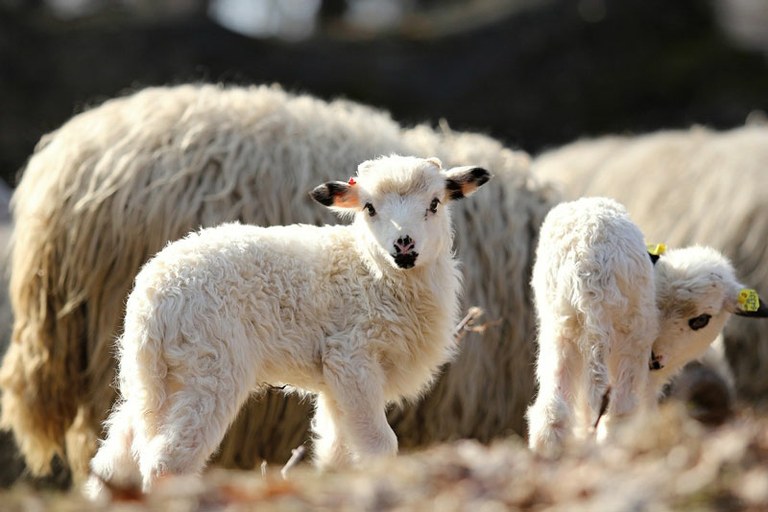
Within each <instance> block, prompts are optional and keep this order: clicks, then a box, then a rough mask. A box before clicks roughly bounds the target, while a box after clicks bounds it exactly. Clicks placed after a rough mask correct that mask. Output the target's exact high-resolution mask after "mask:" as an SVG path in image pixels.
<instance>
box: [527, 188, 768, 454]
mask: <svg viewBox="0 0 768 512" xmlns="http://www.w3.org/2000/svg"><path fill="white" fill-rule="evenodd" d="M532 286H533V291H534V298H535V305H536V312H537V316H538V321H539V355H538V363H537V367H536V376H537V381H538V384H539V392H538V395H537V397H536V401H535V402H534V404H533V405H532V406H531V407H530V409H529V411H528V422H529V444H530V446H531V448H532V449H533V450H535V451H537V452H541V453H544V454H547V455H554V454H557V453H558V452H559V451H560V450H562V448H563V445H564V443H565V440H566V438H567V437H568V436H569V435H570V434H571V433H573V432H575V433H577V434H578V435H582V436H583V435H584V434H585V432H587V430H588V428H589V426H590V425H592V424H593V423H595V422H596V421H597V419H598V418H599V414H600V412H601V409H602V407H603V400H604V399H605V398H606V397H608V398H609V403H608V407H607V410H606V416H605V417H604V418H602V419H601V421H600V427H601V431H600V432H598V435H599V438H605V437H606V436H608V435H609V433H610V431H611V430H612V428H613V423H614V422H615V421H616V420H617V419H621V418H624V417H627V416H629V415H630V414H633V413H635V412H636V411H637V410H638V409H653V408H654V407H655V404H656V401H657V398H658V397H659V394H660V393H661V389H662V387H663V386H664V384H666V383H667V382H668V381H669V379H670V378H671V376H673V375H674V374H676V373H677V372H678V371H679V370H680V369H682V368H683V366H684V365H685V364H686V363H688V362H690V361H692V360H694V359H697V358H698V357H700V356H701V355H702V354H703V353H704V352H705V351H706V349H707V347H708V346H709V345H710V343H712V341H714V339H715V338H716V337H717V335H718V334H719V333H720V331H721V330H722V328H723V326H724V325H725V322H726V320H727V319H728V318H729V317H730V315H731V314H732V313H736V314H738V315H744V316H752V317H761V316H768V308H766V307H765V305H763V304H760V303H759V298H758V297H757V295H756V292H754V291H752V290H746V289H745V288H744V286H743V285H742V284H741V283H739V281H737V279H736V278H735V275H734V270H733V267H732V265H731V264H730V262H729V261H728V260H727V259H726V258H724V257H723V256H722V255H721V254H720V253H719V252H717V251H715V250H714V249H711V248H707V247H698V246H695V247H688V248H684V249H677V250H672V251H669V252H668V253H665V254H664V255H663V256H662V257H660V258H658V260H656V262H655V263H652V259H651V258H649V254H648V252H647V250H646V246H645V243H644V239H643V234H642V233H641V231H640V229H639V228H638V227H637V226H636V225H635V224H634V223H633V222H632V221H631V219H630V218H629V215H628V214H627V212H626V210H625V209H624V207H623V206H622V205H620V204H619V203H617V202H616V201H614V200H611V199H607V198H583V199H579V200H576V201H573V202H568V203H562V204H560V205H558V206H556V207H555V208H553V209H552V211H550V213H549V214H548V215H547V217H546V218H545V220H544V223H543V225H542V227H541V233H540V239H539V245H538V248H537V251H536V263H535V265H534V268H533V278H532ZM749 294H752V298H753V299H755V302H754V304H752V303H747V302H745V301H744V299H745V298H750V295H749ZM753 306H754V307H753ZM651 370H653V371H651ZM609 390H610V392H609ZM576 404H578V406H579V409H578V414H576V416H577V418H578V421H576V422H574V415H575V414H574V410H575V405H576Z"/></svg>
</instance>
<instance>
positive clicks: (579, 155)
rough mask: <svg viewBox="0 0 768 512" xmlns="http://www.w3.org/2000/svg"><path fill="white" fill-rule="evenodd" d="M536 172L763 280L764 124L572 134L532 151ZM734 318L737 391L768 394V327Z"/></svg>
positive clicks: (767, 239) (767, 187)
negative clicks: (608, 201) (609, 201)
mask: <svg viewBox="0 0 768 512" xmlns="http://www.w3.org/2000/svg"><path fill="white" fill-rule="evenodd" d="M532 172H533V174H534V175H535V176H537V177H539V178H541V179H543V180H546V181H549V182H552V183H556V184H558V186H559V187H560V189H561V191H562V193H563V194H564V195H565V197H566V198H567V199H575V198H577V197H581V196H609V197H612V198H614V199H616V200H618V201H619V202H620V203H622V204H624V205H625V206H626V208H627V210H628V211H629V212H630V214H631V215H632V219H633V220H634V221H635V222H636V223H637V224H638V226H640V228H641V229H642V231H643V233H645V235H646V237H647V239H648V240H653V241H660V242H661V241H663V242H666V243H668V244H669V245H670V246H677V247H684V246H688V245H693V244H703V245H707V246H711V247H714V248H716V249H718V250H719V251H720V252H722V253H723V254H725V255H726V256H727V257H728V258H729V259H730V260H731V261H732V262H733V265H734V266H735V268H736V270H737V272H738V274H739V276H741V277H742V278H743V279H744V280H745V281H746V282H748V283H750V284H752V285H753V286H755V287H756V288H758V289H763V290H765V289H768V266H766V265H764V264H762V262H765V261H766V260H768V126H766V125H764V124H763V125H759V124H754V125H747V126H743V127H739V128H735V129H732V130H727V131H714V130H710V129H706V128H701V127H696V128H692V129H690V130H670V131H659V132H655V133H650V134H646V135H642V136H605V137H600V138H596V139H593V140H582V141H578V142H574V143H572V144H569V145H567V146H564V147H562V148H559V149H554V150H552V151H549V152H547V153H544V154H542V155H540V156H538V157H537V158H535V159H534V160H533V165H532ZM759 324H760V323H759V322H749V321H746V320H744V319H740V318H736V319H733V321H731V322H728V325H727V326H726V329H725V331H724V335H725V352H726V355H727V358H728V361H729V362H730V366H731V368H732V369H733V373H734V376H735V382H736V389H737V392H738V395H739V396H740V397H741V398H746V399H750V400H755V401H760V400H764V399H765V397H766V396H768V334H766V330H765V328H764V326H762V325H759Z"/></svg>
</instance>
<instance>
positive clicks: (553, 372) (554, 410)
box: [527, 327, 583, 457]
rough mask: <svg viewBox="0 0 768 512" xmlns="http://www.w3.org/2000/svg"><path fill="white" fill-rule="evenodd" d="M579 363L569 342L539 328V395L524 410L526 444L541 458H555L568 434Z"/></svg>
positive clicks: (579, 360)
mask: <svg viewBox="0 0 768 512" xmlns="http://www.w3.org/2000/svg"><path fill="white" fill-rule="evenodd" d="M582 372H583V360H582V357H581V354H580V353H579V351H578V349H577V347H576V345H575V344H574V343H573V341H572V340H570V339H568V338H566V337H565V336H563V335H562V334H561V333H560V332H559V331H558V330H557V329H555V328H551V329H547V328H546V327H545V328H543V330H542V332H541V334H540V336H539V355H538V362H537V366H536V377H537V380H538V384H539V391H538V394H537V395H536V401H535V402H534V403H533V405H532V406H531V407H529V408H528V413H527V419H528V444H529V446H530V448H531V449H532V450H533V451H535V452H537V453H540V454H542V455H545V456H550V457H551V456H557V455H558V454H559V453H560V452H561V451H562V449H563V447H564V444H565V440H566V438H567V437H568V435H569V434H570V433H571V431H572V425H573V403H574V401H575V399H576V387H575V386H576V383H577V381H578V379H579V377H580V375H581V374H582Z"/></svg>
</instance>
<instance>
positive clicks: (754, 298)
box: [738, 288, 760, 313]
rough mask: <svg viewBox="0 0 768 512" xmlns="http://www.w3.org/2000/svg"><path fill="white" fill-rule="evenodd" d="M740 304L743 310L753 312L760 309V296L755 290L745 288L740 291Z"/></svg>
mask: <svg viewBox="0 0 768 512" xmlns="http://www.w3.org/2000/svg"><path fill="white" fill-rule="evenodd" d="M738 302H739V304H741V309H742V311H746V312H749V313H752V312H754V311H757V310H758V309H760V296H759V295H758V294H757V292H756V291H755V290H752V289H750V288H744V289H743V290H741V291H740V292H739V299H738Z"/></svg>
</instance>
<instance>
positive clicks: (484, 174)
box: [445, 165, 491, 201]
mask: <svg viewBox="0 0 768 512" xmlns="http://www.w3.org/2000/svg"><path fill="white" fill-rule="evenodd" d="M490 179H491V173H489V172H488V171H486V170H485V169H483V168H482V167H475V166H472V165H470V166H467V167H454V168H453V169H449V170H447V171H446V172H445V191H446V196H447V197H448V198H449V199H450V200H452V201H455V200H457V199H462V198H464V197H468V196H471V195H472V194H474V193H475V191H476V190H477V189H478V188H480V187H481V186H483V185H484V184H485V183H487V182H488V180H490Z"/></svg>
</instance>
